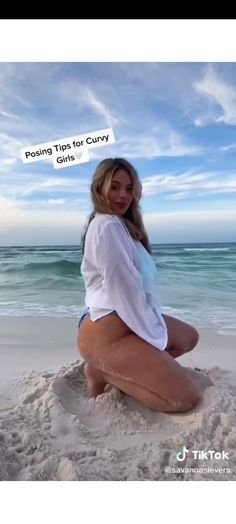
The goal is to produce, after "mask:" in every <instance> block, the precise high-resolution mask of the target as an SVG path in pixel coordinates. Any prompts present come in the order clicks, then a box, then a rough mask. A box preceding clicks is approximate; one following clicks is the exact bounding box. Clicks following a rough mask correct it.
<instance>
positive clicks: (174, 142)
mask: <svg viewBox="0 0 236 524" xmlns="http://www.w3.org/2000/svg"><path fill="white" fill-rule="evenodd" d="M108 127H112V128H113V131H114V135H115V140H116V142H115V144H112V145H109V146H104V147H99V148H96V149H91V150H90V161H89V162H88V163H85V164H81V165H76V166H71V167H65V168H63V169H60V170H55V169H54V168H53V165H52V164H51V162H49V161H47V160H41V161H39V162H35V163H31V164H23V162H22V160H21V157H20V149H21V148H23V147H26V146H29V145H34V144H39V143H43V142H49V141H51V140H57V139H62V138H65V137H71V136H75V135H78V134H83V133H87V132H91V131H96V130H99V129H105V128H108ZM110 156H123V157H125V158H127V159H128V160H130V161H131V162H132V163H133V164H134V166H135V167H136V169H137V170H138V173H139V176H140V179H141V182H142V186H143V197H142V200H141V208H142V212H143V219H144V223H145V226H146V228H147V232H148V234H149V237H150V240H151V242H160V243H169V242H223V241H226V242H227V241H229V242H230V241H231V242H234V241H236V205H235V202H236V198H235V197H236V166H235V159H236V64H235V63H230V62H229V63H217V62H214V63H186V62H183V63H178V62H173V63H165V62H158V63H154V62H147V63H145V62H143V63H140V62H132V63H126V62H122V63H116V62H114V63H113V62H110V63H109V62H106V63H102V62H89V63H71V62H70V63H63V62H55V63H53V62H52V63H47V62H45V63H36V62H35V63H30V62H25V63H24V62H21V63H20V62H19V63H10V62H9V63H7V62H5V63H0V231H1V234H0V245H2V246H3V245H43V244H46V245H48V244H50V245H58V244H75V245H78V244H79V242H80V237H81V234H82V232H83V226H84V224H85V223H86V219H87V217H88V215H89V213H90V212H91V210H92V203H91V200H90V184H91V179H92V175H93V172H94V169H95V167H96V165H97V163H98V162H99V161H100V160H102V159H103V158H106V157H110Z"/></svg>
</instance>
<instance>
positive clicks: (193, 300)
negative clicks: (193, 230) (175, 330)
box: [0, 243, 236, 333]
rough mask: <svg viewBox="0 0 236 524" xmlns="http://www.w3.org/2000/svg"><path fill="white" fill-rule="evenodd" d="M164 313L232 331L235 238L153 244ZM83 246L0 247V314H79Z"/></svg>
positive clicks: (235, 316)
mask: <svg viewBox="0 0 236 524" xmlns="http://www.w3.org/2000/svg"><path fill="white" fill-rule="evenodd" d="M152 250H153V253H152V256H153V259H154V261H155V263H156V267H157V270H158V275H159V290H160V297H161V303H162V312H163V313H166V314H169V315H173V316H176V317H178V318H181V319H182V320H185V321H187V322H191V323H194V325H195V326H196V327H206V328H215V329H217V330H218V331H219V332H221V333H227V332H230V333H236V277H235V272H236V243H227V244H224V243H217V244H165V245H164V244H162V245H160V244H159V245H157V244H153V245H152ZM81 260H82V253H81V247H78V246H42V247H32V246H29V247H28V246H27V247H0V315H1V316H18V317H22V316H24V317H25V316H27V317H31V316H34V317H35V316H49V317H50V316H54V317H70V316H77V317H79V316H80V315H81V313H82V311H83V310H84V308H85V304H84V293H85V290H84V283H83V279H82V277H81V274H80V264H81Z"/></svg>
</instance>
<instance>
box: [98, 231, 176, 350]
mask: <svg viewBox="0 0 236 524" xmlns="http://www.w3.org/2000/svg"><path fill="white" fill-rule="evenodd" d="M94 247H95V253H96V261H97V265H98V270H99V272H100V273H101V275H102V277H103V289H104V292H105V293H106V294H107V295H108V297H109V299H110V303H111V304H112V305H113V308H114V309H115V310H116V312H117V313H118V315H119V317H120V318H121V319H122V320H123V322H125V324H126V325H127V326H128V327H129V328H130V329H131V330H132V331H133V332H134V333H136V334H137V335H138V336H140V337H141V338H143V339H144V340H146V341H147V342H149V343H150V344H152V345H153V346H155V347H156V348H158V349H160V350H164V349H165V347H166V343H167V330H166V325H165V322H164V319H163V317H162V316H161V313H159V314H158V310H157V308H156V307H155V308H152V307H151V305H150V304H149V303H148V301H147V299H146V298H147V297H146V293H145V290H144V285H143V278H142V275H141V274H140V273H139V272H138V270H137V268H136V267H135V265H134V263H133V260H132V251H131V245H130V243H129V241H128V238H127V237H126V233H125V232H124V230H123V226H122V224H119V223H118V222H108V223H107V224H105V225H103V227H102V229H101V230H100V232H99V233H98V235H97V238H96V241H95V246H94Z"/></svg>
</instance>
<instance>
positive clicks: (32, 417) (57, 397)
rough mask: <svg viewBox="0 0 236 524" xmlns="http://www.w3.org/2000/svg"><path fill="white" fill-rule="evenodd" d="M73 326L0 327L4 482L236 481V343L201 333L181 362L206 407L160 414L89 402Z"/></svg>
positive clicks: (120, 401)
mask: <svg viewBox="0 0 236 524" xmlns="http://www.w3.org/2000/svg"><path fill="white" fill-rule="evenodd" d="M77 322H78V321H77V318H75V317H74V318H46V317H45V318H43V317H39V318H17V317H15V318H13V317H11V318H10V317H0V332H1V341H0V354H1V370H0V378H1V381H0V383H1V385H0V395H1V400H0V480H82V481H84V480H87V481H88V480H119V481H122V480H164V481H166V480H198V481H200V480H235V478H236V468H235V466H236V454H235V448H236V424H235V414H236V354H235V351H236V337H235V336H233V335H220V334H218V333H217V332H216V331H213V330H209V329H200V330H199V331H200V340H199V343H198V346H197V348H196V349H195V350H194V351H193V352H191V353H189V354H187V355H185V356H182V357H180V358H179V359H178V361H179V362H180V364H181V365H183V366H186V367H187V368H188V370H189V372H190V373H192V374H193V375H194V374H195V375H196V376H198V378H199V379H200V383H202V384H205V385H204V387H203V395H202V400H201V402H200V403H199V404H198V405H197V406H196V407H195V408H194V409H193V410H191V411H189V412H187V413H174V414H169V413H158V412H155V411H153V410H151V409H148V408H146V407H144V406H142V405H141V404H139V403H138V402H136V401H134V400H133V399H131V398H130V397H128V396H126V395H124V394H123V393H121V392H120V391H118V390H117V389H116V388H111V389H110V390H109V391H108V392H106V393H105V394H103V395H101V396H99V397H97V399H96V400H95V399H90V398H88V394H87V388H86V382H85V379H84V374H83V363H82V362H81V360H80V357H79V354H78V353H77V350H76V336H77ZM195 368H197V369H195ZM209 378H210V379H211V381H212V384H213V385H210V386H208V387H206V383H207V382H206V381H207V380H208V379H209ZM183 447H185V448H186V449H187V450H188V457H187V458H186V460H185V461H182V462H181V461H177V458H176V454H177V453H180V452H181V450H182V448H183ZM204 452H205V455H204V454H203V453H204ZM213 452H214V453H213ZM223 452H224V453H223Z"/></svg>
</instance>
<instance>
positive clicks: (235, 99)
mask: <svg viewBox="0 0 236 524" xmlns="http://www.w3.org/2000/svg"><path fill="white" fill-rule="evenodd" d="M193 87H194V89H195V90H196V91H197V92H198V93H200V94H201V95H203V96H204V97H206V98H207V99H208V101H209V103H210V105H209V107H208V111H205V112H204V115H200V116H198V117H197V118H196V119H195V124H196V125H197V126H204V125H207V124H210V123H212V122H216V123H222V122H224V123H226V124H231V125H236V89H235V87H232V86H230V85H227V84H226V82H224V81H223V80H222V79H221V78H219V77H218V76H217V74H216V72H215V70H214V68H213V66H208V68H207V70H206V72H205V75H204V77H203V79H202V80H200V81H199V82H194V83H193ZM219 111H220V113H219Z"/></svg>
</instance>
